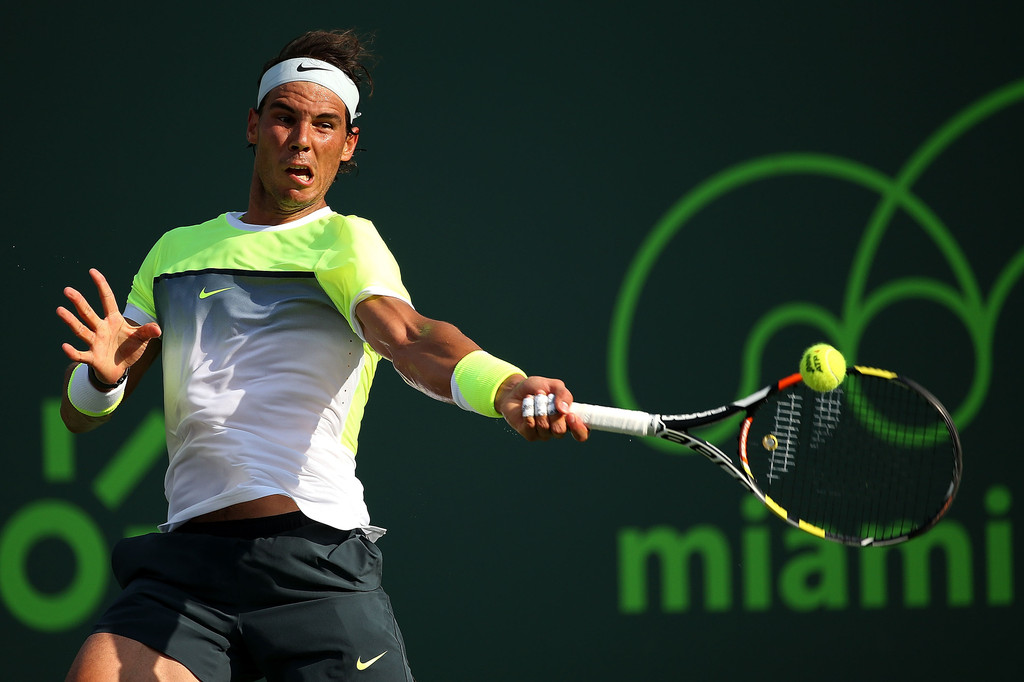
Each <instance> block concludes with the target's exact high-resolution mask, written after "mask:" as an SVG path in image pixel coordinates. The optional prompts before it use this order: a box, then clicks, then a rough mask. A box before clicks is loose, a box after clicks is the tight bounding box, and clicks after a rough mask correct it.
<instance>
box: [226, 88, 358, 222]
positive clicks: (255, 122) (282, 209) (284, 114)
mask: <svg viewBox="0 0 1024 682" xmlns="http://www.w3.org/2000/svg"><path fill="white" fill-rule="evenodd" d="M346 120H347V115H346V111H345V105H344V103H343V102H342V101H341V98H340V97H338V96H337V95H336V94H334V93H333V92H331V91H330V90H328V89H327V88H325V87H323V86H322V85H317V84H316V83H308V82H295V83H285V84H284V85H281V86H279V87H277V88H274V89H273V90H271V91H270V93H268V95H267V97H266V99H265V100H264V104H263V112H262V113H259V114H257V113H256V112H255V111H254V110H250V112H249V124H248V127H247V130H246V136H247V138H248V140H249V142H250V143H252V144H253V145H255V148H256V161H255V165H254V170H253V185H252V190H251V193H250V202H249V203H250V206H249V208H250V211H249V213H250V214H253V213H256V214H257V215H253V216H251V217H254V218H260V219H262V220H265V221H267V222H272V221H271V220H270V219H269V218H268V217H267V215H269V216H275V215H276V216H279V217H283V218H285V219H286V220H287V219H292V218H295V217H299V216H301V215H304V214H306V213H310V212H312V211H315V210H317V209H319V208H321V207H323V206H326V205H327V204H326V199H325V195H326V194H327V190H328V189H329V188H330V186H331V183H333V182H334V178H335V176H336V175H337V173H338V168H339V166H340V165H341V163H342V162H343V161H348V160H349V159H351V158H352V154H353V153H354V152H355V147H356V142H357V140H358V132H359V131H358V129H357V128H353V130H352V134H351V135H349V134H347V133H346V129H345V122H346ZM264 214H267V215H264Z"/></svg>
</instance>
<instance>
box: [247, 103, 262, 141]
mask: <svg viewBox="0 0 1024 682" xmlns="http://www.w3.org/2000/svg"><path fill="white" fill-rule="evenodd" d="M259 125H260V115H259V114H258V113H257V112H256V110H255V109H249V121H248V123H247V124H246V126H245V139H246V140H248V141H249V144H256V139H257V137H258V135H257V134H256V129H257V128H258V127H259Z"/></svg>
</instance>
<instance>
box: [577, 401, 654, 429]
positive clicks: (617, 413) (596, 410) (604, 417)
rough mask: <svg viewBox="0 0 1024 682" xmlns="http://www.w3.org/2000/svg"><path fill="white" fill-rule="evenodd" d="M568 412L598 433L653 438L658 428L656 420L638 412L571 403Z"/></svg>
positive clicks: (651, 416)
mask: <svg viewBox="0 0 1024 682" xmlns="http://www.w3.org/2000/svg"><path fill="white" fill-rule="evenodd" d="M569 411H570V412H572V413H573V414H575V415H577V416H578V417H580V418H581V419H583V423H584V424H586V425H587V426H588V427H590V428H592V429H596V430H598V431H610V432H612V433H624V434H626V435H629V436H653V435H654V434H655V433H656V432H657V428H658V418H657V417H655V416H654V415H652V414H648V413H647V412H641V411H640V410H624V409H622V408H619V407H604V406H601V405H588V404H586V403H573V404H572V405H571V406H570V408H569Z"/></svg>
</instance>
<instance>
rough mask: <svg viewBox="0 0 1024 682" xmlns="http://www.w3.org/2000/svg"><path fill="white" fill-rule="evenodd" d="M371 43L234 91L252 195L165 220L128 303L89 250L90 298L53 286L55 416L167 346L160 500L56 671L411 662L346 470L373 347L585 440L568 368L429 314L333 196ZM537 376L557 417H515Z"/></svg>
mask: <svg viewBox="0 0 1024 682" xmlns="http://www.w3.org/2000/svg"><path fill="white" fill-rule="evenodd" d="M365 57H366V54H365V51H364V49H363V46H362V45H361V44H360V42H359V40H358V39H357V37H356V36H355V35H354V34H352V33H351V32H312V33H307V34H305V35H303V36H300V37H299V38H297V39H295V40H294V41H292V42H290V43H289V44H288V45H286V46H285V48H284V49H283V50H282V52H281V53H280V55H279V56H278V57H277V58H275V59H273V60H272V61H271V62H269V63H268V64H267V65H266V66H265V67H264V69H263V72H262V76H261V78H260V81H259V89H258V94H257V96H256V99H255V102H256V104H255V108H254V109H252V110H250V111H249V117H248V126H247V130H246V135H247V138H248V141H249V142H250V144H251V145H252V146H253V149H254V151H255V161H254V169H253V175H252V184H251V187H250V192H249V202H248V207H247V210H246V211H245V212H237V213H230V212H229V213H225V214H223V215H220V216H218V217H216V218H214V219H212V220H209V221H208V222H205V223H202V224H200V225H194V226H189V227H181V228H178V229H174V230H171V231H170V232H167V233H166V234H164V235H163V236H162V237H161V238H160V239H159V241H158V242H157V243H156V245H155V246H154V247H153V248H152V250H151V251H150V252H149V254H148V255H147V256H146V258H145V260H144V262H143V263H142V265H141V267H140V269H139V272H138V274H137V275H136V276H135V279H134V281H133V284H132V288H131V291H130V293H129V294H128V298H127V302H126V305H125V306H124V308H123V311H122V310H121V308H120V307H119V305H118V303H117V301H116V300H115V297H114V294H113V293H112V291H111V288H110V286H109V285H108V284H107V282H106V280H105V278H104V277H103V275H102V274H101V273H99V272H98V271H96V270H91V271H90V273H91V277H92V279H93V281H94V282H95V286H96V288H97V291H98V294H99V300H100V302H101V309H100V310H95V309H93V307H92V306H91V305H90V304H89V303H88V301H87V300H86V298H85V297H84V296H83V295H82V294H81V293H80V292H78V291H76V290H74V289H72V288H70V287H69V288H67V289H65V295H66V296H67V298H68V300H69V301H70V304H71V307H72V308H73V309H74V312H72V311H71V310H70V309H68V308H64V307H61V308H59V309H58V311H57V312H58V315H59V316H60V317H61V319H63V320H64V322H65V323H66V324H67V325H68V327H69V328H70V330H71V332H72V334H73V335H74V336H75V337H77V339H78V341H79V343H78V344H77V345H78V346H84V347H85V349H84V350H79V349H78V348H76V347H75V346H74V345H72V344H67V343H66V344H64V351H65V353H66V354H67V355H68V357H69V358H70V359H71V360H72V363H73V364H72V365H71V366H70V367H69V368H68V371H67V373H66V376H65V390H64V394H63V395H64V399H63V403H62V406H61V414H62V416H63V418H64V421H65V423H66V424H67V427H68V428H69V429H70V430H71V431H73V432H76V433H79V432H83V431H88V430H90V429H93V428H95V427H97V426H99V425H101V424H103V423H104V422H106V421H108V420H109V419H110V418H111V417H112V416H113V414H115V411H116V409H117V407H118V406H119V405H120V403H121V402H122V400H123V399H124V397H125V396H127V395H129V394H131V392H132V389H133V388H134V387H135V386H136V385H137V384H138V382H139V381H140V380H141V379H142V377H143V376H144V375H145V374H146V373H147V370H148V369H149V368H150V367H151V365H152V364H153V363H154V362H155V361H156V359H157V357H158V355H159V356H160V360H161V363H162V369H163V386H164V409H165V418H166V428H167V451H168V456H169V463H168V468H167V473H166V477H165V488H166V495H167V500H168V517H167V522H166V523H164V524H163V525H162V526H161V531H162V532H160V533H153V534H150V535H144V536H141V537H136V538H130V539H125V540H122V541H121V542H119V543H118V544H117V545H116V547H115V548H114V553H113V567H114V573H115V576H116V578H117V580H118V582H119V583H120V585H121V586H122V587H123V591H122V592H121V594H120V595H119V597H118V598H117V599H116V601H115V602H114V604H113V605H112V606H111V607H110V608H109V610H108V611H107V612H106V613H105V614H104V615H103V616H102V617H101V618H100V619H99V622H98V623H97V625H96V628H95V631H94V633H93V634H92V635H90V636H89V637H88V638H87V640H86V641H85V643H84V645H83V646H82V648H81V650H80V652H79V654H78V656H77V658H76V659H75V661H74V663H73V664H72V668H71V671H70V673H69V676H68V679H70V680H104V681H109V680H114V679H119V680H140V679H158V680H196V679H199V680H203V682H214V681H216V680H256V679H260V678H263V677H266V678H267V679H268V680H327V679H332V680H334V679H337V680H350V679H351V680H354V679H358V680H361V681H365V682H373V681H384V680H387V681H398V680H402V681H408V680H412V675H411V673H410V668H409V664H408V661H407V657H406V653H405V647H404V644H403V641H402V635H401V633H400V632H399V629H398V625H397V624H396V622H395V618H394V616H393V614H392V608H391V604H390V601H389V599H388V596H387V595H386V594H385V592H384V591H383V590H382V589H381V584H380V583H381V553H380V551H379V549H378V548H377V546H376V545H375V541H376V540H377V539H378V538H379V537H380V536H381V535H382V534H383V533H384V529H382V528H378V527H376V526H373V525H371V523H370V517H369V514H368V513H367V508H366V505H365V504H364V501H363V489H362V485H361V484H360V482H359V480H358V479H357V478H356V475H355V454H356V444H357V438H358V434H359V424H360V419H361V417H362V414H363V408H364V406H365V405H366V402H367V396H368V392H369V389H370V384H371V382H372V380H373V376H374V371H375V369H376V367H377V364H378V361H379V359H380V358H382V357H383V358H386V359H388V360H390V361H391V362H392V364H393V365H394V367H395V368H396V369H397V370H398V372H399V373H400V374H401V376H402V377H403V378H404V379H405V380H406V381H407V382H408V383H409V384H411V385H412V386H414V387H416V388H417V389H419V390H420V391H422V392H424V393H426V394H427V395H429V396H431V397H433V398H436V399H438V400H443V401H446V402H452V403H455V404H457V405H459V406H460V407H462V408H464V409H466V410H469V411H472V412H476V413H479V414H482V415H486V416H489V417H504V418H505V419H506V421H507V422H508V423H509V424H510V425H511V426H512V427H513V428H515V430H516V431H518V432H519V433H520V434H521V435H522V436H523V437H525V438H526V439H527V440H546V439H548V438H553V437H554V438H557V437H561V436H564V435H565V434H566V433H570V434H571V435H572V436H573V437H574V438H576V439H577V440H579V441H583V440H585V439H586V438H587V429H586V427H585V426H584V425H583V423H582V421H581V420H577V419H576V417H575V416H573V415H572V414H570V413H569V405H570V404H571V402H572V394H571V393H570V392H569V391H568V390H567V388H566V387H565V385H564V384H563V382H561V381H558V380H556V379H549V378H544V377H537V376H530V377H528V376H527V375H526V373H525V372H523V371H521V370H519V369H518V368H516V367H515V366H513V365H511V364H509V363H507V362H505V361H503V360H500V359H498V358H496V357H493V356H492V355H490V354H488V353H486V352H485V351H483V350H481V349H480V347H479V346H477V345H476V344H475V343H474V342H473V341H471V340H470V339H469V338H467V337H466V336H465V335H463V334H462V333H461V332H460V331H459V330H458V329H457V328H456V327H455V326H453V325H451V324H449V323H446V322H440V321H437V320H432V319H428V318H426V317H424V316H423V315H421V314H420V313H419V312H417V311H416V310H415V308H414V307H413V305H412V300H411V298H410V296H409V293H408V291H407V290H406V288H405V286H404V285H403V283H402V279H401V276H400V273H399V268H398V265H397V264H396V262H395V259H394V258H393V257H392V254H391V253H390V252H389V251H388V249H387V247H386V246H385V244H384V242H383V241H382V239H381V238H380V236H379V235H378V233H377V231H376V229H375V228H374V226H373V225H372V224H371V223H370V222H368V221H367V220H364V219H361V218H357V217H354V216H343V215H340V214H338V213H335V212H334V211H332V210H331V209H330V208H329V207H328V205H327V203H326V194H327V190H328V189H329V188H330V187H331V184H332V183H333V182H334V180H335V178H336V176H337V175H338V174H339V173H340V172H344V171H345V170H346V169H347V168H349V167H350V166H351V165H352V159H353V154H354V153H355V150H356V143H357V141H358V139H359V128H358V127H356V126H354V122H355V120H356V117H357V116H358V115H359V109H358V104H359V95H360V85H361V84H362V85H363V86H364V88H365V87H369V86H370V85H372V81H371V80H370V76H369V73H368V71H367V70H366V69H365V68H364V65H365ZM500 258H502V256H500V255H495V259H496V260H498V259H500ZM549 394H553V395H554V400H555V402H556V404H557V409H558V411H557V412H556V413H555V414H554V415H553V416H551V417H548V416H540V417H537V418H532V417H531V418H524V417H523V416H522V412H521V405H522V401H523V399H524V398H526V397H527V396H534V395H539V396H548V395H549Z"/></svg>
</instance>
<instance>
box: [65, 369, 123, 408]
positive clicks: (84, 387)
mask: <svg viewBox="0 0 1024 682" xmlns="http://www.w3.org/2000/svg"><path fill="white" fill-rule="evenodd" d="M124 389H125V384H124V383H122V384H119V385H118V386H117V387H116V388H114V389H112V390H110V391H106V392H104V391H101V390H99V389H98V388H96V387H95V386H93V385H92V382H91V381H89V366H88V365H86V364H85V363H78V366H77V367H75V369H74V371H72V372H71V380H70V381H68V400H69V401H70V402H71V406H72V407H74V408H75V409H76V410H78V411H79V412H81V413H82V414H84V415H87V416H89V417H105V416H107V415H108V414H110V413H111V412H113V411H114V410H116V409H117V406H118V405H120V404H121V399H122V398H124Z"/></svg>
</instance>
